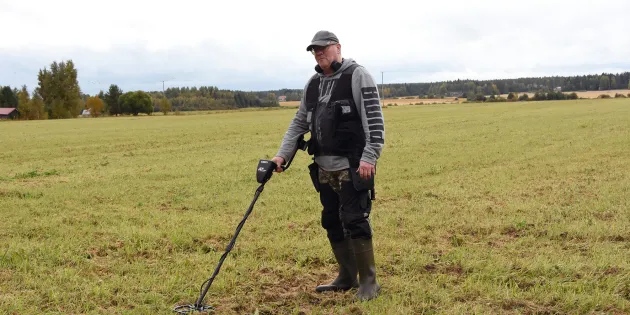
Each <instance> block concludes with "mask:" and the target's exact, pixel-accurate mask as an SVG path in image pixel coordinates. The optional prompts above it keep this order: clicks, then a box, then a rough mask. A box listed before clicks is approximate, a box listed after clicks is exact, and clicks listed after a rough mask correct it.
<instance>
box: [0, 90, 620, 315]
mask: <svg viewBox="0 0 630 315" xmlns="http://www.w3.org/2000/svg"><path fill="white" fill-rule="evenodd" d="M294 113H295V110H294V109H276V110H260V111H255V110H248V111H233V112H217V113H214V114H207V115H204V114H198V115H181V116H175V115H169V116H161V115H156V116H139V117H107V118H98V119H91V118H85V119H72V120H47V121H0V145H1V146H2V149H1V150H0V160H1V161H2V163H0V217H1V218H2V220H0V310H2V311H1V312H0V313H2V314H173V313H172V311H171V310H172V308H173V307H174V306H175V305H179V304H183V303H193V302H194V301H195V300H196V299H197V298H198V296H199V287H200V286H201V284H202V282H203V281H204V280H206V279H207V278H208V277H209V276H210V275H211V274H212V272H213V271H214V268H215V266H216V265H217V263H218V261H219V258H220V256H221V255H222V254H223V252H224V250H225V247H226V246H227V244H228V242H229V240H230V238H231V237H232V235H233V233H234V230H235V228H236V226H237V225H238V223H239V222H240V221H241V219H242V217H243V214H244V213H245V210H246V209H247V207H248V206H249V204H250V202H251V200H252V198H253V196H254V191H255V189H256V188H257V187H258V184H257V183H256V180H255V171H256V165H257V163H258V161H259V159H261V158H262V159H268V158H271V157H273V155H274V154H275V152H276V150H277V148H278V145H279V144H280V140H281V138H282V136H283V134H284V132H285V131H286V127H287V126H288V124H289V121H290V119H291V118H292V117H293V115H294ZM384 116H385V121H386V127H385V129H386V142H385V149H384V152H383V156H382V158H381V160H380V161H379V166H378V173H377V179H376V183H377V184H376V200H375V201H374V210H373V214H372V221H371V222H372V226H373V228H374V231H375V239H374V244H375V249H376V262H377V276H378V280H379V282H380V283H381V285H382V287H383V289H382V291H381V296H380V297H379V298H378V299H376V300H373V301H371V302H367V303H357V302H354V301H353V299H352V297H353V294H354V292H348V293H337V294H317V293H315V291H314V288H315V286H316V285H317V284H321V283H325V282H327V281H330V280H331V279H332V278H333V277H334V275H335V270H336V265H335V262H334V258H333V255H332V253H331V251H330V247H329V245H328V242H327V239H326V235H325V232H324V230H323V229H322V227H321V224H320V212H321V207H320V205H319V198H318V196H317V194H316V193H315V191H314V189H313V188H312V185H311V184H310V179H309V176H308V173H307V165H308V163H309V162H310V159H309V157H308V156H307V155H306V154H305V153H304V152H300V153H298V156H297V158H296V160H295V162H294V164H293V165H292V166H291V168H290V169H289V170H288V171H287V172H286V173H283V174H275V175H274V176H273V177H272V178H271V180H270V182H269V183H268V184H267V185H266V187H265V190H264V191H263V193H262V194H261V195H260V198H259V199H258V202H257V204H256V207H255V208H254V211H253V213H252V215H251V216H250V217H249V219H248V221H247V222H246V224H245V226H244V227H243V230H242V232H241V234H240V236H239V238H238V240H237V242H236V245H235V247H234V249H233V250H232V252H231V254H230V255H229V256H228V257H227V259H226V261H225V264H224V265H223V268H222V269H221V272H220V273H219V275H218V277H217V278H216V280H215V282H214V284H213V285H212V287H211V288H210V291H209V292H208V295H207V297H206V302H207V303H209V304H211V305H214V306H216V307H217V311H218V312H217V313H218V314H253V313H258V314H628V313H630V172H629V171H628V170H630V99H610V100H576V101H554V102H551V101H550V102H519V103H485V104H473V103H471V104H447V105H435V106H434V105H427V106H399V107H395V106H390V107H387V108H385V109H384Z"/></svg>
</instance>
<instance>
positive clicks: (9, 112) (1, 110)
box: [0, 107, 20, 119]
mask: <svg viewBox="0 0 630 315" xmlns="http://www.w3.org/2000/svg"><path fill="white" fill-rule="evenodd" d="M19 114H20V113H19V112H18V110H17V108H12V107H0V119H16V118H17V117H18V115H19Z"/></svg>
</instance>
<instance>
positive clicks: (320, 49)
mask: <svg viewBox="0 0 630 315" xmlns="http://www.w3.org/2000/svg"><path fill="white" fill-rule="evenodd" d="M334 45H336V44H332V45H328V46H315V47H313V48H311V50H310V52H311V54H313V55H317V53H319V52H323V51H325V50H326V49H328V47H330V46H334Z"/></svg>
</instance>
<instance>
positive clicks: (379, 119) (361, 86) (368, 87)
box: [352, 66, 385, 164]
mask: <svg viewBox="0 0 630 315" xmlns="http://www.w3.org/2000/svg"><path fill="white" fill-rule="evenodd" d="M352 93H353V96H354V102H355V104H356V106H357V110H358V112H359V113H361V120H362V122H363V132H364V134H365V142H366V145H365V148H364V149H363V155H362V157H361V160H362V161H365V162H368V163H370V164H376V160H378V158H379V157H380V156H381V152H382V151H383V146H384V144H385V119H384V117H383V111H382V108H381V102H380V97H379V93H378V88H377V87H376V84H375V82H374V79H373V78H372V76H371V75H370V74H369V73H368V72H367V70H365V68H363V67H361V66H359V67H357V68H356V69H355V70H354V73H353V75H352Z"/></svg>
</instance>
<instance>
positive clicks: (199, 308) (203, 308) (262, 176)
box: [173, 135, 308, 314]
mask: <svg viewBox="0 0 630 315" xmlns="http://www.w3.org/2000/svg"><path fill="white" fill-rule="evenodd" d="M307 147H308V143H307V142H306V141H304V135H300V137H299V138H298V140H297V146H296V148H295V150H294V151H293V154H291V156H290V157H289V160H288V161H285V163H284V164H283V165H281V166H280V167H281V168H282V170H283V171H286V170H287V169H288V168H289V166H290V165H291V162H292V161H293V158H294V157H295V154H296V153H297V150H298V149H300V150H302V151H306V149H307ZM277 167H278V166H277V165H276V163H274V162H273V161H271V160H260V161H258V167H257V168H256V181H258V183H259V184H260V186H258V189H256V193H255V194H254V199H253V200H252V202H251V204H250V205H249V208H248V209H247V212H245V216H244V217H243V220H241V223H239V224H238V227H237V228H236V233H234V236H233V237H232V240H231V241H230V243H229V244H228V246H227V248H226V249H225V253H223V255H222V256H221V259H220V260H219V264H218V265H217V267H216V268H215V269H214V273H213V274H212V276H211V277H210V278H209V279H208V280H206V281H205V282H204V283H203V284H201V294H200V295H199V299H197V302H195V304H188V305H179V306H176V307H175V308H174V309H173V311H174V312H176V313H179V314H189V313H192V312H195V311H196V312H208V311H214V309H215V308H214V307H212V306H210V305H206V304H203V300H204V298H205V296H206V293H208V289H210V286H211V285H212V282H213V281H214V278H215V277H216V276H217V274H218V273H219V269H221V265H223V261H224V260H225V257H227V255H228V253H229V252H230V251H231V250H232V247H234V243H235V242H236V238H237V237H238V234H239V233H240V232H241V229H242V228H243V225H244V224H245V221H246V220H247V217H248V216H249V214H250V213H251V212H252V210H253V209H254V204H255V203H256V200H258V196H260V193H261V192H262V191H263V189H264V187H265V184H266V183H267V181H269V179H270V178H271V175H273V171H274V170H275V169H276V168H277Z"/></svg>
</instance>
